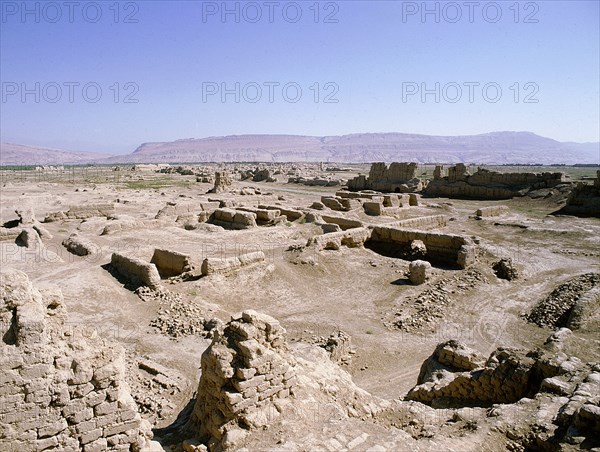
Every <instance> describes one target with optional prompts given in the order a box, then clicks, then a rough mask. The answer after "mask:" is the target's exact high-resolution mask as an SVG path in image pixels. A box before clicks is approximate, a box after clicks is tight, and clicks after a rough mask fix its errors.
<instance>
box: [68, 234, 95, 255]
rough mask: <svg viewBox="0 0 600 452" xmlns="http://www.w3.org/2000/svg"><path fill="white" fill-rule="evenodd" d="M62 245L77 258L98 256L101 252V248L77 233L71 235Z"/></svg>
mask: <svg viewBox="0 0 600 452" xmlns="http://www.w3.org/2000/svg"><path fill="white" fill-rule="evenodd" d="M62 245H63V246H64V247H65V248H66V249H67V250H68V251H69V252H71V253H73V254H76V255H77V256H87V255H91V254H96V253H98V252H99V251H100V247H99V246H98V245H96V244H95V243H94V242H92V241H90V240H87V239H85V238H83V237H81V236H79V235H78V234H77V233H75V234H71V235H70V236H69V237H68V238H66V239H65V240H63V242H62Z"/></svg>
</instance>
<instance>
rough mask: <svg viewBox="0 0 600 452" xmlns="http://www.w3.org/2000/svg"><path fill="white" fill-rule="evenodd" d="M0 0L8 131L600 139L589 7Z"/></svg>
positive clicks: (43, 139)
mask: <svg viewBox="0 0 600 452" xmlns="http://www.w3.org/2000/svg"><path fill="white" fill-rule="evenodd" d="M0 4H1V11H2V18H1V21H0V26H1V36H0V37H1V44H0V45H1V49H0V50H1V53H0V55H1V56H0V67H1V73H0V77H1V81H2V99H1V101H2V103H1V112H0V113H1V115H0V118H1V130H0V132H1V138H2V141H3V142H12V143H22V144H32V145H40V146H45V147H54V148H64V149H70V150H89V151H103V152H111V153H125V152H131V151H133V150H134V149H135V148H136V147H137V146H138V145H139V144H141V143H142V142H147V141H169V140H174V139H178V138H190V137H195V138H201V137H206V136H216V135H233V134H246V133H268V134H271V133H274V134H302V135H338V134H346V133H356V132H406V133H423V134H434V135H461V134H476V133H484V132H490V131H501V130H517V131H520V130H527V131H532V132H535V133H537V134H540V135H543V136H547V137H550V138H554V139H557V140H560V141H600V137H599V134H600V120H599V115H600V100H599V99H600V95H599V85H600V75H599V71H600V61H599V58H600V49H599V43H600V35H599V23H600V12H599V2H598V1H596V0H594V1H581V2H578V1H565V2H562V1H538V2H515V1H499V2H477V1H473V2H466V1H464V2H463V1H458V2H425V3H423V2H421V1H419V2H393V1H369V2H360V1H340V2H313V1H306V2H277V1H273V2H269V1H264V2H263V1H259V2H226V3H224V2H221V1H219V2H202V1H188V2H174V1H169V2H162V1H138V2H119V3H117V2H114V1H108V2H77V1H75V2H71V3H69V2H63V1H58V2H26V3H23V2H21V1H18V2H13V1H1V2H0ZM24 5H25V6H24Z"/></svg>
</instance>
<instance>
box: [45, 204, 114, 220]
mask: <svg viewBox="0 0 600 452" xmlns="http://www.w3.org/2000/svg"><path fill="white" fill-rule="evenodd" d="M114 214H115V205H114V204H112V203H106V204H84V205H82V206H70V207H69V209H68V210H67V211H59V212H53V213H49V214H48V215H46V218H45V219H44V222H45V223H50V222H52V221H60V220H83V219H86V218H91V217H110V216H112V215H114Z"/></svg>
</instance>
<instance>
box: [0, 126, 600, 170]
mask: <svg viewBox="0 0 600 452" xmlns="http://www.w3.org/2000/svg"><path fill="white" fill-rule="evenodd" d="M375 161H386V162H391V161H415V162H420V163H435V162H443V163H456V162H465V163H482V164H504V163H517V164H527V163H540V164H553V163H565V164H574V163H595V164H599V163H600V143H572V142H559V141H556V140H552V139H550V138H545V137H541V136H539V135H536V134H534V133H531V132H491V133H484V134H481V135H464V136H433V135H416V134H405V133H360V134H351V135H342V136H326V137H314V136H303V135H232V136H225V137H210V138H200V139H196V138H187V139H182V140H176V141H170V142H155V143H143V144H142V145H140V146H139V147H138V148H137V149H136V150H135V151H134V152H133V153H131V154H126V155H117V156H110V157H109V156H107V155H103V154H90V153H84V152H70V151H56V150H50V149H42V148H33V147H29V146H21V145H14V144H1V145H0V165H23V164H30V165H31V164H38V165H48V164H73V163H104V164H111V163H192V162H340V163H353V162H356V163H362V162H375Z"/></svg>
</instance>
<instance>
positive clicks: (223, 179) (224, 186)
mask: <svg viewBox="0 0 600 452" xmlns="http://www.w3.org/2000/svg"><path fill="white" fill-rule="evenodd" d="M232 183H233V181H232V180H231V176H230V175H229V174H228V173H225V172H220V171H217V172H215V185H214V187H213V188H212V189H210V190H209V193H221V192H224V191H227V190H229V188H230V187H231V184H232Z"/></svg>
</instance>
